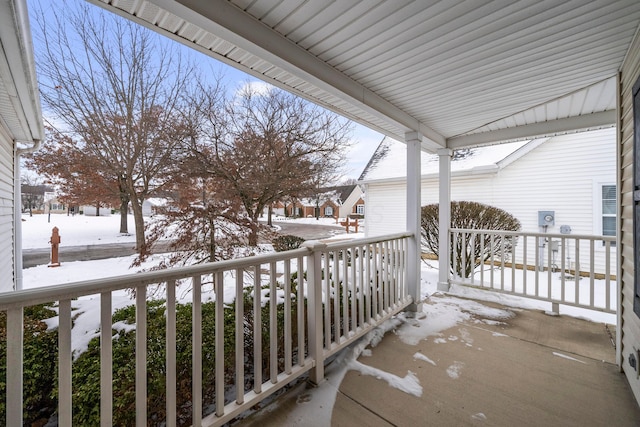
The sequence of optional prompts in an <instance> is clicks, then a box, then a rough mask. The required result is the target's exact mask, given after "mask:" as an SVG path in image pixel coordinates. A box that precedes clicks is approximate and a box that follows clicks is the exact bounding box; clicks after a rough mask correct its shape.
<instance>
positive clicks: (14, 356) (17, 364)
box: [6, 307, 24, 426]
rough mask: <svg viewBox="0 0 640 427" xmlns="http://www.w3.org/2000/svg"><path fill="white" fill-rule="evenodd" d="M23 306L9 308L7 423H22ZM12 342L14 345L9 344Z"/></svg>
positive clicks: (11, 424) (17, 424) (19, 424)
mask: <svg viewBox="0 0 640 427" xmlns="http://www.w3.org/2000/svg"><path fill="white" fill-rule="evenodd" d="M22 311H23V310H22V307H20V308H11V309H9V310H7V369H6V372H7V380H6V381H7V389H6V390H7V420H6V421H7V425H8V426H21V425H22V403H23V402H22V400H23V397H22V387H23V378H22V374H23V371H24V369H23V367H22V361H23V355H24V354H23V352H24V349H23V347H24V321H23V316H22ZM9 343H12V345H9Z"/></svg>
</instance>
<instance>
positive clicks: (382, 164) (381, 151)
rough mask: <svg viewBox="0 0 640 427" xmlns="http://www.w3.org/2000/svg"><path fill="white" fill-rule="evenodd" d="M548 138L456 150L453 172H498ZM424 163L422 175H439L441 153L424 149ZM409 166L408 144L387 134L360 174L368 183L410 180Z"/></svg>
mask: <svg viewBox="0 0 640 427" xmlns="http://www.w3.org/2000/svg"><path fill="white" fill-rule="evenodd" d="M547 140H548V138H538V139H535V140H530V141H518V142H511V143H506V144H500V145H490V146H484V147H478V148H471V149H465V150H461V151H456V152H454V156H453V158H452V160H451V173H452V174H478V173H488V172H497V171H498V170H499V169H501V168H503V167H505V166H507V165H508V164H510V163H512V162H513V161H515V160H517V159H518V158H520V157H521V156H523V155H525V154H527V153H528V152H530V151H531V150H532V149H534V148H535V147H538V146H539V145H540V144H542V143H544V142H545V141H547ZM421 165H422V171H421V175H422V177H427V176H437V175H438V168H439V159H438V155H436V154H429V153H425V152H422V157H421ZM406 169H407V149H406V145H405V144H403V143H401V142H399V141H396V140H394V139H392V138H389V137H385V138H384V139H383V140H382V142H380V145H379V146H378V148H377V149H376V151H375V152H374V153H373V155H372V156H371V160H370V161H369V163H368V164H367V166H366V167H365V169H364V171H363V172H362V175H360V179H359V181H360V182H363V183H367V182H377V181H388V180H397V179H402V180H404V179H406Z"/></svg>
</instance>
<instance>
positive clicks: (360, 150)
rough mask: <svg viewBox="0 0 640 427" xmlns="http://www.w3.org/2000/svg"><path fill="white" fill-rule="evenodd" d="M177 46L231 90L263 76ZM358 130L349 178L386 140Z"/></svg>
mask: <svg viewBox="0 0 640 427" xmlns="http://www.w3.org/2000/svg"><path fill="white" fill-rule="evenodd" d="M79 3H83V4H84V3H85V2H84V1H83V0H67V1H66V2H59V3H57V4H58V5H59V6H60V7H65V4H66V7H73V5H76V4H79ZM28 4H29V7H30V8H31V12H33V9H34V7H35V8H42V9H44V10H46V9H47V8H50V7H55V4H56V3H51V2H50V0H29V2H28ZM91 8H92V9H93V10H95V12H96V13H106V12H104V11H103V10H102V9H101V8H99V7H97V6H91ZM31 28H32V32H34V33H35V32H37V31H38V25H37V23H36V22H35V19H34V17H32V18H31ZM172 43H176V45H177V46H179V49H181V50H183V52H184V53H185V54H188V55H189V56H191V57H193V58H194V59H195V61H196V63H197V64H199V65H200V67H202V69H203V73H206V74H212V75H221V76H222V81H223V83H224V85H225V86H226V87H227V88H228V89H229V90H234V91H235V90H236V89H237V88H239V87H240V86H242V85H244V84H246V83H247V82H250V81H256V82H258V81H259V80H258V79H256V78H254V77H252V76H250V75H249V74H246V73H244V72H242V71H240V70H238V69H236V68H233V67H231V66H229V65H226V64H224V63H222V62H220V61H218V60H216V59H214V58H212V57H209V56H206V55H204V54H202V53H200V52H197V51H195V50H191V49H189V48H187V47H186V46H183V45H181V44H179V43H177V42H172ZM34 44H35V48H36V49H37V48H38V43H37V41H36V40H35V37H34ZM353 125H354V132H353V136H352V147H351V149H350V151H349V153H348V155H347V164H346V165H345V170H344V177H345V178H358V177H359V176H360V174H361V173H362V171H363V169H364V167H365V166H366V165H367V162H368V161H369V159H370V158H371V155H372V154H373V152H374V151H375V149H376V148H377V147H378V145H379V144H380V141H382V138H383V135H382V134H380V133H379V132H376V131H373V130H371V129H368V128H366V127H364V126H362V125H359V124H357V123H353Z"/></svg>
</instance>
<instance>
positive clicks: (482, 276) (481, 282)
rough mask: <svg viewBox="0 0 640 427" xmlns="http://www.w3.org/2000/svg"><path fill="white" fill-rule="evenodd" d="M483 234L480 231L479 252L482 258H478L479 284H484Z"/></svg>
mask: <svg viewBox="0 0 640 427" xmlns="http://www.w3.org/2000/svg"><path fill="white" fill-rule="evenodd" d="M484 236H485V234H484V233H482V234H481V235H480V254H482V259H481V260H480V286H484V268H485V266H486V261H485V260H484V251H485V241H484Z"/></svg>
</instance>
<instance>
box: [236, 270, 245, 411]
mask: <svg viewBox="0 0 640 427" xmlns="http://www.w3.org/2000/svg"><path fill="white" fill-rule="evenodd" d="M235 272H236V316H235V321H236V322H235V323H236V325H235V326H236V327H235V334H236V348H235V353H236V357H235V366H234V369H235V371H236V403H237V404H238V405H242V404H243V403H244V270H243V269H240V268H236V270H235Z"/></svg>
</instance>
